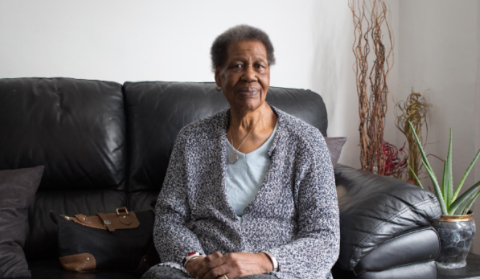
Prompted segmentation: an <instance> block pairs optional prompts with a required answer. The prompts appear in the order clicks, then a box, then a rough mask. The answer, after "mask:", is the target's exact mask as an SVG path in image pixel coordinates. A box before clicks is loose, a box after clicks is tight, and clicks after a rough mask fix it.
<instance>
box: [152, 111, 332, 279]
mask: <svg viewBox="0 0 480 279" xmlns="http://www.w3.org/2000/svg"><path fill="white" fill-rule="evenodd" d="M272 109H273V110H274V111H275V113H276V114H277V116H278V128H277V132H276V134H275V136H274V139H273V142H272V146H271V148H270V149H269V151H268V156H269V157H270V159H271V167H270V170H269V171H268V173H267V174H266V176H265V180H264V182H263V184H262V186H261V188H260V190H259V192H258V194H257V196H256V198H255V200H254V201H253V202H252V203H250V204H249V205H248V206H247V207H246V208H245V211H244V215H243V217H242V219H243V220H242V223H241V224H240V222H239V221H238V219H237V216H236V215H235V212H234V211H233V209H232V207H231V206H230V205H229V203H228V200H227V196H226V192H225V179H226V178H225V176H226V173H227V164H228V161H227V136H226V132H227V127H228V123H229V115H230V112H229V110H225V111H222V112H220V113H218V114H215V115H213V116H210V117H208V118H205V119H203V120H200V121H197V122H194V123H191V124H189V125H187V126H186V127H184V128H183V129H182V130H181V131H180V133H179V135H178V137H177V140H176V143H175V146H174V149H173V152H172V155H171V158H170V164H169V166H168V170H167V174H166V177H165V181H164V184H163V187H162V190H161V192H160V195H159V197H158V201H157V205H156V219H155V228H154V240H155V246H156V248H157V251H158V253H159V255H160V259H161V261H162V265H166V266H171V267H174V268H178V269H182V270H184V271H185V269H183V267H182V266H181V262H182V259H183V258H184V257H185V256H186V255H187V254H188V253H190V252H192V251H198V252H202V253H204V254H206V255H208V254H211V253H213V252H215V251H220V252H221V253H222V254H225V253H231V252H251V253H258V252H260V251H268V252H270V253H272V254H273V255H274V256H275V257H276V258H277V260H278V263H279V271H277V272H272V274H274V275H275V276H276V277H278V278H311V279H314V278H315V279H319V278H331V273H330V269H331V268H332V266H333V264H334V263H335V261H336V260H337V257H338V253H339V241H340V231H339V212H338V202H337V195H336V190H335V183H334V174H333V167H332V163H331V161H330V155H329V152H328V149H327V145H326V143H325V140H324V138H323V136H322V134H321V133H320V132H319V131H318V129H316V128H314V127H313V126H310V125H309V124H307V123H305V122H303V121H301V120H299V119H297V118H295V117H293V116H291V115H289V114H287V113H285V112H282V111H281V110H279V109H277V108H275V107H272ZM185 272H186V271H185Z"/></svg>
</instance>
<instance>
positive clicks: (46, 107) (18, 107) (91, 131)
mask: <svg viewBox="0 0 480 279" xmlns="http://www.w3.org/2000/svg"><path fill="white" fill-rule="evenodd" d="M122 91H123V92H122ZM267 101H268V102H269V103H270V104H271V105H273V106H276V107H277V108H279V109H281V110H283V111H285V112H287V113H290V114H292V115H294V116H297V117H299V118H301V119H303V120H304V121H306V122H308V123H310V124H312V125H313V126H315V127H317V128H318V129H320V131H321V132H322V133H323V134H324V135H326V130H327V123H328V122H327V114H326V109H325V104H324V103H323V100H322V98H321V97H320V96H319V95H318V94H316V93H313V92H312V91H310V90H301V89H286V88H275V87H270V90H269V93H268V95H267ZM226 108H228V103H227V102H226V100H225V98H224V97H223V95H222V93H221V92H217V91H216V90H215V84H214V83H197V82H136V83H131V82H127V83H125V84H124V85H123V87H122V85H120V84H118V83H115V82H107V81H93V80H78V79H71V78H18V79H0V170H4V169H16V168H26V167H33V166H38V165H45V172H44V176H43V178H42V182H41V184H40V187H39V190H38V192H37V194H36V197H35V200H34V203H33V204H32V206H31V207H30V209H29V236H28V238H27V242H26V244H25V253H26V256H27V258H29V259H47V258H55V257H56V255H57V249H56V247H57V237H56V235H57V231H56V230H57V229H56V225H55V224H54V223H53V222H52V221H51V220H50V215H49V213H50V211H51V210H54V211H56V212H58V213H61V214H65V215H74V214H77V213H83V214H86V215H92V214H95V213H98V212H114V210H115V209H116V208H117V207H121V206H125V205H127V206H128V207H129V209H130V210H136V211H138V210H145V209H150V208H151V202H152V201H154V200H155V199H156V197H157V195H158V192H159V190H160V188H161V185H162V183H163V179H164V176H165V171H166V168H167V166H168V161H169V158H170V153H171V150H172V148H173V144H174V142H175V139H176V136H177V134H178V132H179V131H180V129H181V128H182V127H183V126H185V125H187V124H189V123H190V122H192V121H195V120H198V119H201V118H204V117H206V116H209V115H211V114H214V113H216V112H219V111H221V110H224V109H226Z"/></svg>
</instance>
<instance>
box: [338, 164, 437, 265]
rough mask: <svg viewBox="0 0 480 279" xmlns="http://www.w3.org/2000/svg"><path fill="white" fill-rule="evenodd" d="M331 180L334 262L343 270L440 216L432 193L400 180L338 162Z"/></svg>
mask: <svg viewBox="0 0 480 279" xmlns="http://www.w3.org/2000/svg"><path fill="white" fill-rule="evenodd" d="M335 180H336V185H337V194H338V204H339V208H340V234H341V238H340V256H339V259H338V262H337V264H339V265H340V267H341V268H342V269H344V270H353V269H354V267H355V266H356V265H357V263H358V262H359V261H360V260H361V259H362V258H363V257H364V256H366V255H368V253H370V251H372V250H374V249H375V248H376V247H377V246H379V245H381V244H382V243H384V242H385V241H387V240H389V239H391V238H392V237H394V236H396V235H398V234H400V233H402V232H404V231H406V230H410V229H413V228H416V227H421V226H426V225H429V224H430V222H431V221H432V220H435V219H438V218H440V215H441V211H440V206H439V204H438V200H437V198H436V197H435V195H433V194H432V193H430V192H428V191H425V190H423V189H421V188H420V187H418V186H415V185H412V184H409V183H407V182H405V181H403V180H399V179H395V178H392V177H386V176H380V175H376V174H372V173H369V172H365V171H361V170H357V169H354V168H351V167H347V166H344V165H340V164H337V165H336V166H335Z"/></svg>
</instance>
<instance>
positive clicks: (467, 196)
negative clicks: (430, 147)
mask: <svg viewBox="0 0 480 279" xmlns="http://www.w3.org/2000/svg"><path fill="white" fill-rule="evenodd" d="M408 123H409V125H410V129H412V132H413V135H414V136H415V140H416V142H417V145H418V148H419V149H420V154H421V155H422V163H423V166H424V167H425V170H426V171H427V173H428V175H429V177H430V179H431V180H432V183H433V187H434V189H435V195H436V196H437V199H438V202H439V203H440V207H441V209H442V214H443V215H465V214H467V212H468V211H469V210H470V208H471V207H472V205H473V203H474V202H475V200H476V199H477V198H478V196H479V195H480V181H478V182H476V183H475V184H473V185H472V186H471V187H470V188H469V189H468V190H467V191H465V193H463V194H462V195H460V196H459V194H460V190H461V189H462V186H463V184H464V182H465V179H466V178H467V176H468V174H469V173H470V170H472V168H473V166H474V165H475V162H476V161H477V159H478V157H479V155H480V150H479V151H478V152H477V155H476V156H475V158H473V161H472V162H471V163H470V165H469V166H468V168H467V171H465V173H464V174H463V177H462V180H460V183H459V184H458V186H457V187H456V189H455V191H454V187H453V173H452V129H451V128H450V141H449V144H448V154H447V158H446V159H445V162H444V168H443V176H442V184H441V185H440V184H439V183H438V180H437V177H436V176H435V173H434V172H433V169H432V167H431V165H430V163H429V162H428V159H427V156H426V155H425V151H424V150H423V147H422V143H421V142H420V140H419V139H418V136H417V134H416V132H415V129H414V127H413V125H412V123H410V122H408ZM407 163H408V162H407ZM408 168H409V170H410V171H411V172H412V173H413V176H414V178H415V181H416V182H417V183H418V185H419V186H420V187H422V188H423V186H422V183H420V180H419V179H418V177H417V175H416V174H415V172H414V171H413V170H412V168H410V165H409V166H408Z"/></svg>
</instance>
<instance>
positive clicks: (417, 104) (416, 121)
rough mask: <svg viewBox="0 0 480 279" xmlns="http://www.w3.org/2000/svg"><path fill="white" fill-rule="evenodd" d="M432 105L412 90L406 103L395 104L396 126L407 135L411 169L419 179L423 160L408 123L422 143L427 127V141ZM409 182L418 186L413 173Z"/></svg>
mask: <svg viewBox="0 0 480 279" xmlns="http://www.w3.org/2000/svg"><path fill="white" fill-rule="evenodd" d="M431 106H432V105H431V104H429V103H427V101H426V100H425V98H424V97H423V96H422V95H421V94H420V93H418V92H414V91H413V88H412V93H410V95H408V97H407V100H406V101H405V102H398V103H396V104H395V115H396V119H395V126H397V128H398V129H399V130H400V131H401V132H402V133H403V134H404V135H405V137H406V138H407V142H408V161H409V164H410V167H411V168H412V170H413V171H414V172H415V174H416V175H417V177H420V173H421V168H422V159H421V157H420V149H419V148H418V145H417V142H416V140H415V137H414V135H413V133H412V130H411V129H410V126H409V125H408V122H411V123H412V125H413V127H414V128H415V133H417V136H418V139H419V140H420V142H424V141H423V137H422V127H423V125H425V129H426V132H427V134H426V136H425V141H426V140H427V136H428V125H427V113H428V111H429V110H430V107H431ZM407 181H408V182H410V183H413V184H417V182H416V180H415V178H414V176H413V173H412V172H410V171H409V172H408V176H407Z"/></svg>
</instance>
